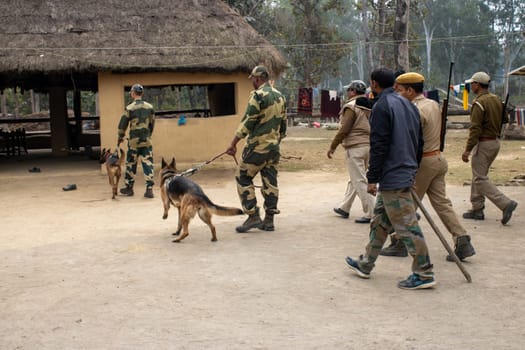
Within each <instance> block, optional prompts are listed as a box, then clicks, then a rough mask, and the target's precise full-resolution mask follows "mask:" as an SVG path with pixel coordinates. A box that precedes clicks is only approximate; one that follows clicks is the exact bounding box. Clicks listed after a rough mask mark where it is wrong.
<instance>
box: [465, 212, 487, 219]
mask: <svg viewBox="0 0 525 350" xmlns="http://www.w3.org/2000/svg"><path fill="white" fill-rule="evenodd" d="M463 219H471V220H485V214H483V209H479V210H468V211H466V212H465V213H463Z"/></svg>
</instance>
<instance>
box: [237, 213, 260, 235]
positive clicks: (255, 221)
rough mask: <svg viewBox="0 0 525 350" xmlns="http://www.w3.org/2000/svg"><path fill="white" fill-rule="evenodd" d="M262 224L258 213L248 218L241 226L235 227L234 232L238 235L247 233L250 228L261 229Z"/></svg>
mask: <svg viewBox="0 0 525 350" xmlns="http://www.w3.org/2000/svg"><path fill="white" fill-rule="evenodd" d="M262 223H263V222H262V220H261V217H260V216H259V212H256V213H255V214H252V215H250V216H248V219H246V220H245V221H244V222H243V224H242V225H241V226H237V227H236V228H235V231H237V232H239V233H244V232H248V230H250V229H252V228H256V227H261V226H262Z"/></svg>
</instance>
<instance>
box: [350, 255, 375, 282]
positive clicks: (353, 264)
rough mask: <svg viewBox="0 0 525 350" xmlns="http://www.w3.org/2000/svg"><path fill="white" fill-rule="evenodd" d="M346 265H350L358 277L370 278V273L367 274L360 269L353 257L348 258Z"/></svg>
mask: <svg viewBox="0 0 525 350" xmlns="http://www.w3.org/2000/svg"><path fill="white" fill-rule="evenodd" d="M345 260H346V263H347V264H348V267H349V268H350V269H352V270H353V271H354V272H355V273H357V275H358V276H359V277H361V278H365V279H368V278H370V272H365V271H363V270H362V269H361V268H360V267H359V263H358V262H357V261H355V260H353V259H352V258H351V257H349V256H347V257H346V259H345Z"/></svg>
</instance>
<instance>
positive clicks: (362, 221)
mask: <svg viewBox="0 0 525 350" xmlns="http://www.w3.org/2000/svg"><path fill="white" fill-rule="evenodd" d="M370 221H371V219H370V218H365V217H364V216H363V217H360V218H357V219H355V223H356V224H369V223H370Z"/></svg>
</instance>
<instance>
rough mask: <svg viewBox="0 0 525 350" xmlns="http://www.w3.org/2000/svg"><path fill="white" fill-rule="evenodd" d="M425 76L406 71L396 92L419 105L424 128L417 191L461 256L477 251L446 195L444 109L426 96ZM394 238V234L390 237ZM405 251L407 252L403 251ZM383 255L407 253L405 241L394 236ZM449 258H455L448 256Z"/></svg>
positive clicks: (446, 169)
mask: <svg viewBox="0 0 525 350" xmlns="http://www.w3.org/2000/svg"><path fill="white" fill-rule="evenodd" d="M424 82H425V77H424V76H423V75H421V74H419V73H414V72H410V73H405V74H402V75H400V76H398V77H397V79H396V90H397V92H398V93H399V94H400V95H401V96H403V97H405V98H407V99H408V100H410V101H411V102H412V103H413V104H415V105H416V107H417V109H418V110H419V114H420V117H421V128H422V130H423V140H424V141H425V143H424V146H423V158H422V159H421V163H420V164H419V169H418V170H417V174H416V181H415V184H414V190H415V191H416V193H417V195H418V197H419V198H420V199H423V197H424V196H425V194H427V195H428V199H429V201H430V204H432V207H433V208H434V210H435V211H436V213H437V214H438V215H439V218H440V219H441V221H442V222H443V224H444V225H445V227H446V228H447V230H448V231H449V232H450V233H451V234H452V238H453V240H454V243H455V253H456V255H457V256H458V258H460V259H464V258H466V257H469V256H472V255H474V254H476V252H475V250H474V247H473V246H472V244H471V243H470V236H469V235H467V231H466V230H465V228H463V226H462V225H461V223H460V222H459V219H458V217H457V215H456V213H455V212H454V208H453V207H452V202H451V201H450V199H449V198H448V197H447V192H446V182H445V176H446V174H447V172H448V163H447V160H446V159H445V157H444V156H443V154H442V153H441V152H440V150H439V149H440V131H441V111H440V109H439V104H438V103H437V102H436V101H434V100H431V99H429V98H426V97H425V96H424V95H423V86H424ZM391 237H392V236H391ZM403 253H404V254H403ZM381 255H389V256H407V250H406V247H405V245H404V244H403V242H401V241H400V240H396V239H395V238H392V245H391V246H389V247H387V248H385V249H383V251H382V252H381ZM447 260H449V261H453V259H452V257H450V256H448V257H447Z"/></svg>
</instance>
